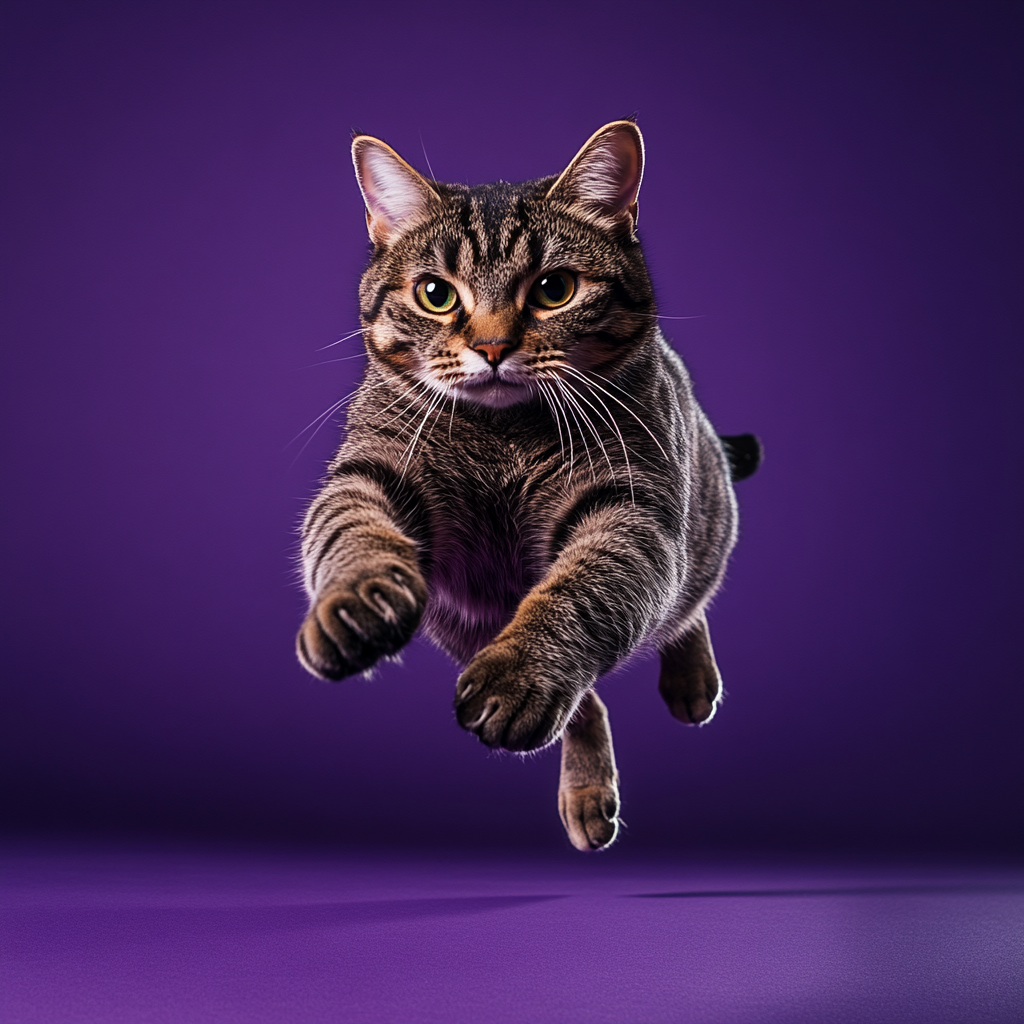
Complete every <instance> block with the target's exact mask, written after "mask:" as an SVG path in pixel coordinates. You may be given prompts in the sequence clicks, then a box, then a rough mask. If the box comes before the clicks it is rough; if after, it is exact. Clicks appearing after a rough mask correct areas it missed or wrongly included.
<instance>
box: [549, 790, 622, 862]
mask: <svg viewBox="0 0 1024 1024" xmlns="http://www.w3.org/2000/svg"><path fill="white" fill-rule="evenodd" d="M558 813H559V814H560V815H561V818H562V824H563V825H564V826H565V831H566V833H568V836H569V842H570V843H572V845H573V846H575V847H576V849H577V850H583V851H584V852H586V851H588V850H603V849H604V848H605V847H607V846H611V844H612V843H614V842H615V838H616V836H617V835H618V834H619V794H618V790H617V789H616V788H615V787H614V786H578V787H574V788H572V789H560V790H559V791H558Z"/></svg>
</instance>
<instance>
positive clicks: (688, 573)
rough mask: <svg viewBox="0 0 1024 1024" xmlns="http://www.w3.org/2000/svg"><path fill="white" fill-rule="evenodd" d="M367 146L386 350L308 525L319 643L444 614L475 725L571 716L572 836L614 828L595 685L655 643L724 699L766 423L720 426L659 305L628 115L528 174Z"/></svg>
mask: <svg viewBox="0 0 1024 1024" xmlns="http://www.w3.org/2000/svg"><path fill="white" fill-rule="evenodd" d="M352 157H353V162H354V164H355V170H356V176H357V178H358V181H359V187H360V189H361V190H362V194H363V198H364V199H365V202H366V211H367V212H366V223H367V226H368V228H369V232H370V239H371V241H372V243H373V255H372V257H371V259H370V264H369V266H368V267H367V269H366V272H365V273H364V275H363V279H362V284H361V287H360V291H359V300H360V320H361V324H362V335H363V339H364V342H365V345H366V349H367V352H368V354H369V360H368V365H367V368H366V373H365V378H364V380H363V383H362V385H361V387H360V388H359V391H358V392H357V394H356V397H355V399H354V400H353V401H352V403H351V405H350V408H349V414H348V428H347V432H346V435H345V440H344V443H343V444H342V445H341V448H340V450H339V451H338V454H337V456H336V457H335V458H334V460H333V462H332V463H331V464H330V468H329V473H328V477H327V480H326V483H325V484H324V486H323V489H322V490H321V491H320V493H319V494H318V495H317V497H316V499H315V500H314V501H313V503H312V505H311V506H310V508H309V512H308V514H307V515H306V518H305V522H304V525H303V529H302V562H303V571H304V580H305V585H306V589H307V591H308V594H309V597H310V611H309V614H308V616H307V618H306V620H305V622H304V623H303V625H302V628H301V630H300V631H299V635H298V642H297V646H298V655H299V659H300V660H301V662H302V664H303V665H304V666H305V667H306V668H307V669H308V670H309V671H310V672H312V673H314V674H315V675H317V676H320V677H322V678H325V679H342V678H344V677H345V676H349V675H352V674H353V673H357V672H364V671H366V670H368V669H370V668H371V667H372V666H373V665H374V664H375V663H376V662H377V661H378V660H379V659H381V658H386V657H389V656H392V655H395V654H397V653H398V651H400V650H401V649H402V647H404V646H405V644H407V643H408V642H409V640H410V638H411V637H412V635H413V633H414V632H415V631H416V629H417V627H419V626H422V627H423V630H424V632H425V633H426V634H427V636H429V637H430V638H431V639H432V640H433V641H434V642H435V643H437V644H438V645H439V646H440V647H441V648H443V649H444V650H445V651H447V652H448V654H449V655H451V657H452V658H454V659H455V661H456V662H458V663H459V665H461V666H464V669H463V672H462V674H461V675H460V676H459V678H458V682H457V684H456V689H455V713H456V716H457V718H458V722H459V724H460V725H461V726H462V727H463V728H464V729H468V730H469V731H470V732H473V733H475V734H476V735H477V736H478V737H479V738H480V739H481V740H482V741H483V742H484V743H485V744H487V745H488V746H490V747H503V748H504V749H506V750H514V751H529V750H537V749H539V748H541V747H545V746H547V745H548V744H551V743H554V742H555V741H556V740H559V739H560V740H561V742H562V772H561V782H560V786H559V793H558V806H559V811H560V814H561V817H562V821H563V823H564V824H565V828H566V831H567V833H568V835H569V839H570V841H571V842H572V844H573V845H574V846H575V847H577V848H578V849H581V850H591V849H599V848H602V847H605V846H607V845H609V844H610V843H611V842H612V841H613V840H614V839H615V836H616V833H617V830H618V825H619V820H618V814H619V796H618V773H617V771H616V768H615V757H614V754H613V751H612V740H611V733H610V731H609V726H608V715H607V711H606V709H605V706H604V704H603V703H602V702H601V700H600V699H599V698H598V696H597V694H596V693H595V692H594V684H595V682H596V680H597V679H598V677H599V676H601V675H603V674H604V673H606V672H608V671H609V670H610V669H612V668H613V667H614V666H616V665H618V664H620V663H621V662H622V661H623V660H624V659H625V658H628V657H629V655H631V654H632V653H633V652H634V651H637V650H639V649H641V648H650V647H652V646H653V647H656V648H657V650H658V651H659V652H660V654H661V680H660V683H659V686H660V690H661V693H662V696H663V697H664V698H665V700H666V702H667V703H668V706H669V709H670V710H671V712H672V714H673V715H674V716H675V717H676V718H677V719H679V720H680V721H682V722H687V723H702V722H707V721H708V720H709V719H710V718H711V717H712V715H713V714H714V713H715V709H716V707H717V705H718V702H719V700H720V697H721V692H722V686H721V680H720V678H719V674H718V669H717V667H716V665H715V659H714V655H713V653H712V649H711V641H710V639H709V637H708V626H707V621H706V619H705V614H704V613H705V609H706V607H707V605H708V602H709V601H710V600H711V597H712V595H713V594H714V592H715V590H716V588H717V587H718V585H719V583H720V582H721V579H722V575H723V572H724V570H725V564H726V560H727V558H728V556H729V552H730V550H731V548H732V547H733V544H734V542H735V539H736V502H735V498H734V496H733V490H732V485H731V481H730V477H732V478H734V479H735V478H739V477H740V476H743V475H749V473H750V472H753V470H754V469H755V468H756V465H757V462H758V461H759V457H760V448H759V445H758V443H757V441H756V439H754V438H753V437H752V436H751V435H740V436H739V437H736V438H724V439H720V438H718V437H717V436H716V435H715V433H714V431H713V430H712V428H711V425H710V424H709V422H708V420H707V418H706V417H705V416H704V413H703V412H702V411H701V409H700V407H699V406H698V405H697V402H696V401H695V399H694V397H693V394H692V391H691V388H690V381H689V377H688V376H687V372H686V370H685V368H684V367H683V364H682V362H681V361H680V359H679V357H678V356H677V355H676V354H675V353H674V352H673V351H672V350H671V349H670V348H669V346H668V345H667V344H666V342H665V339H664V338H663V337H662V334H661V331H660V330H659V328H658V317H657V313H656V308H655V304H654V295H653V292H652V287H651V281H650V278H649V277H648V273H647V269H646V266H645V264H644V258H643V254H642V252H641V248H640V243H639V241H638V239H637V236H636V222H637V193H638V192H639V189H640V179H641V176H642V173H643V162H644V147H643V139H642V137H641V135H640V131H639V129H638V128H637V126H636V125H635V124H634V123H633V122H632V121H615V122H612V123H611V124H608V125H605V127H603V128H601V129H600V130H599V131H598V132H596V133H595V134H594V135H593V136H592V137H591V138H590V139H589V140H588V141H587V143H586V145H584V146H583V148H582V149H581V150H580V151H579V153H578V154H577V155H576V157H575V159H574V160H573V161H572V162H571V163H570V164H569V166H568V167H567V168H566V170H565V171H563V172H562V174H561V175H559V176H557V177H549V178H541V179H538V180H536V181H529V182H525V183H522V184H509V183H507V182H503V181H499V182H496V183H494V184H489V185H479V186H474V187H468V186H465V185H454V184H453V185H449V184H443V183H441V182H436V181H428V180H427V179H425V178H424V177H422V176H421V175H420V174H418V173H417V172H416V171H415V170H413V168H412V167H411V166H410V165H409V164H407V163H406V162H405V161H404V160H403V159H402V158H401V157H400V156H399V155H398V154H397V153H396V152H395V151H394V150H393V149H391V147H390V146H388V145H386V144H385V143H383V142H381V141H380V140H379V139H375V138H372V137H371V136H368V135H357V136H356V137H355V139H354V141H353V143H352Z"/></svg>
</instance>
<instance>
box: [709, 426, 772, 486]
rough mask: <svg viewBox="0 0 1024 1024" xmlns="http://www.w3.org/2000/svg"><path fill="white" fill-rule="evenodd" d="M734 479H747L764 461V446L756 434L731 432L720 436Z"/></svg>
mask: <svg viewBox="0 0 1024 1024" xmlns="http://www.w3.org/2000/svg"><path fill="white" fill-rule="evenodd" d="M718 440H719V441H721V442H722V447H723V448H724V449H725V457H726V458H727V459H728V460H729V469H730V470H731V471H732V478H733V480H746V479H747V477H748V476H753V475H754V474H755V473H756V472H757V468H758V466H760V465H761V463H762V462H763V461H764V447H763V446H762V445H761V442H760V441H759V440H758V439H757V437H756V436H755V435H754V434H730V435H729V436H728V437H723V436H719V438H718Z"/></svg>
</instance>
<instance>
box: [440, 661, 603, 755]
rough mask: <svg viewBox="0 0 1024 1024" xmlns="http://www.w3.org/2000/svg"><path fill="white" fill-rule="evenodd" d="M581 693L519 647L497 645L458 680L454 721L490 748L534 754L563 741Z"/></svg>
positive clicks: (583, 689)
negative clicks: (561, 738)
mask: <svg viewBox="0 0 1024 1024" xmlns="http://www.w3.org/2000/svg"><path fill="white" fill-rule="evenodd" d="M583 692H585V687H583V688H580V689H579V690H578V691H574V690H573V689H572V688H570V687H567V686H566V685H565V683H564V682H563V681H560V680H557V679H554V678H552V673H551V672H550V670H548V669H547V666H545V665H544V664H543V663H542V662H539V661H538V660H537V659H535V658H532V657H530V656H529V655H528V654H526V653H524V652H523V651H521V650H519V649H518V648H517V646H516V645H515V644H513V643H510V642H505V643H493V644H491V645H490V646H488V647H485V648H484V649H483V650H482V651H481V652H480V653H479V654H478V655H477V656H476V657H475V658H474V659H473V660H472V661H471V662H470V663H469V667H468V668H467V669H466V671H465V672H463V673H462V675H461V676H459V681H458V684H457V685H456V688H455V716H456V718H457V719H458V721H459V725H461V726H462V728H463V729H468V730H469V731H470V732H472V733H475V734H476V735H477V736H478V737H479V738H480V739H481V740H482V741H483V742H484V743H486V744H487V746H489V747H503V748H504V749H505V750H519V751H525V750H536V749H538V748H540V747H546V746H547V745H548V744H549V743H553V742H554V741H555V740H557V739H558V737H559V736H561V734H562V731H563V730H564V729H565V726H566V724H567V723H568V721H569V719H570V717H571V716H572V713H573V711H574V710H575V709H576V705H577V704H578V703H579V694H582V693H583Z"/></svg>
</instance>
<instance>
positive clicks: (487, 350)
mask: <svg viewBox="0 0 1024 1024" xmlns="http://www.w3.org/2000/svg"><path fill="white" fill-rule="evenodd" d="M511 348H512V345H511V343H510V342H507V341H482V342H480V343H478V344H476V345H474V346H473V351H474V352H479V353H480V355H482V356H483V357H484V359H486V360H487V362H488V363H490V364H491V368H492V369H494V370H496V369H497V368H498V363H500V362H501V361H502V359H504V358H505V353H506V352H508V351H510V350H511Z"/></svg>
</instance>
